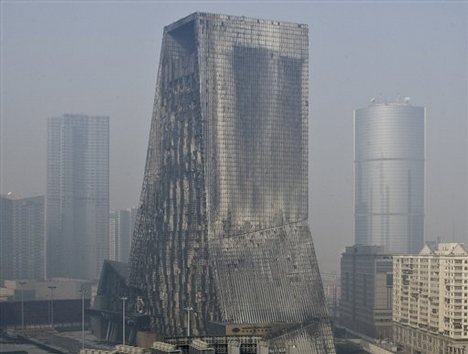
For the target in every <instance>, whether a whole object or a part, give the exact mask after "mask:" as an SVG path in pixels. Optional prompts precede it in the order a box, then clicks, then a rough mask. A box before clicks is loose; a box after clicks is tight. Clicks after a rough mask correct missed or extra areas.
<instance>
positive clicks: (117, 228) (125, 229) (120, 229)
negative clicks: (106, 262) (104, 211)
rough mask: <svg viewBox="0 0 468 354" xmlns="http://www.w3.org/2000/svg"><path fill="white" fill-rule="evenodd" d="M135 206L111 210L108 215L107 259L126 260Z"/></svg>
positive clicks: (131, 234) (128, 253)
mask: <svg viewBox="0 0 468 354" xmlns="http://www.w3.org/2000/svg"><path fill="white" fill-rule="evenodd" d="M136 211H137V210H136V208H130V209H123V210H115V211H111V212H110V215H109V259H110V260H112V261H119V262H125V263H126V262H128V257H129V255H130V246H131V242H132V236H133V227H134V225H135V218H136Z"/></svg>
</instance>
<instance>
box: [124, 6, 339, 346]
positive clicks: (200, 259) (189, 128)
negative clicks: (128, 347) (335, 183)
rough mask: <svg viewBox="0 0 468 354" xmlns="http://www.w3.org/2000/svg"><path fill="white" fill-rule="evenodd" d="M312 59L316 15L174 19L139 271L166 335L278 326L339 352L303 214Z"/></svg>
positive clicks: (139, 224)
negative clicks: (213, 326) (305, 21)
mask: <svg viewBox="0 0 468 354" xmlns="http://www.w3.org/2000/svg"><path fill="white" fill-rule="evenodd" d="M308 65H309V63H308V28H307V26H306V25H301V24H293V23H283V22H277V21H266V20H260V19H251V18H245V17H234V16H223V15H214V14H205V13H195V14H192V15H190V16H188V17H186V18H184V19H182V20H180V21H177V22H175V23H173V24H171V25H169V26H167V27H166V28H165V29H164V37H163V43H162V48H161V58H160V65H159V71H158V79H157V88H156V95H155V103H154V110H153V118H152V125H151V131H150V139H149V147H148V155H147V161H146V170H145V178H144V182H143V188H142V193H141V201H140V208H139V211H138V214H137V221H136V225H135V233H134V238H133V245H132V252H131V256H130V277H129V281H130V285H131V287H132V288H133V289H134V290H135V292H136V293H137V294H138V296H140V299H142V301H143V304H144V305H143V306H142V305H141V302H140V308H139V311H140V312H141V313H148V314H149V315H150V317H151V329H152V331H154V332H155V333H156V334H158V335H159V336H162V337H177V336H182V335H184V333H185V330H186V327H187V326H188V322H189V320H190V322H191V333H192V334H193V335H194V336H200V335H205V334H206V333H207V331H208V330H207V328H208V325H209V323H210V322H216V323H231V324H246V323H251V324H269V325H271V324H275V323H282V326H281V328H282V329H281V331H277V332H276V333H274V331H272V334H271V335H270V337H271V338H269V341H270V343H271V345H270V347H272V348H273V347H281V348H284V347H288V346H294V348H296V349H297V353H334V346H333V339H332V334H331V330H330V323H329V318H328V313H327V309H326V305H325V299H324V294H323V288H322V283H321V279H320V274H319V270H318V265H317V261H316V257H315V251H314V247H313V242H312V237H311V233H310V230H309V227H308V224H307V217H308V164H307V159H308V141H307V140H308V127H307V121H308V76H309V74H308ZM135 298H136V296H135ZM134 301H135V300H134ZM187 308H191V309H193V311H192V310H190V311H186V309H187ZM133 310H134V311H136V307H135V308H134V309H133ZM188 316H190V318H189V317H188ZM285 323H286V324H288V326H289V327H288V326H286V329H285V328H284V324H285ZM273 333H274V334H273Z"/></svg>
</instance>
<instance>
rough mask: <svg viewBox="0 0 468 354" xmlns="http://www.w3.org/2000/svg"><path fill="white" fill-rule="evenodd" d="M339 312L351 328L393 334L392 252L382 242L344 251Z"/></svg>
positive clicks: (386, 336)
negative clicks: (386, 249) (387, 251)
mask: <svg viewBox="0 0 468 354" xmlns="http://www.w3.org/2000/svg"><path fill="white" fill-rule="evenodd" d="M339 314H340V315H339V316H340V320H339V322H340V324H341V325H342V326H344V327H346V328H347V329H348V330H352V331H354V332H357V333H359V334H363V335H366V336H368V337H373V338H379V339H389V338H392V325H393V324H392V256H391V255H389V254H387V253H385V252H384V247H383V246H362V245H356V246H352V247H346V250H345V252H344V253H343V254H342V255H341V298H340V311H339Z"/></svg>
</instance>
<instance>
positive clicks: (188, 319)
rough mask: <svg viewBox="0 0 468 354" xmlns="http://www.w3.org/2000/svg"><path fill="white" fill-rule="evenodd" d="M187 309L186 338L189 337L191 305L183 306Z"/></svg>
mask: <svg viewBox="0 0 468 354" xmlns="http://www.w3.org/2000/svg"><path fill="white" fill-rule="evenodd" d="M184 310H185V311H187V338H190V312H192V311H193V307H192V306H189V307H186V308H184Z"/></svg>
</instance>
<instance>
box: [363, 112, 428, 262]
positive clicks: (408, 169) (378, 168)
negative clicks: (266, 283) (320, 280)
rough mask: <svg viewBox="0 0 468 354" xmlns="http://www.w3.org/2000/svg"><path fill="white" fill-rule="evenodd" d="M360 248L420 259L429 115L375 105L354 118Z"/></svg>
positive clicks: (422, 237) (422, 236)
mask: <svg viewBox="0 0 468 354" xmlns="http://www.w3.org/2000/svg"><path fill="white" fill-rule="evenodd" d="M354 130H355V131H354V136H355V138H354V144H355V151H354V154H355V238H356V244H361V245H382V246H384V247H385V251H386V252H394V253H408V252H410V253H417V252H419V250H420V249H421V248H422V246H423V239H424V154H425V153H424V149H425V147H424V146H425V138H424V137H425V111H424V108H423V107H413V106H411V105H409V104H405V103H375V104H372V105H370V106H369V107H367V108H362V109H358V110H356V111H355V114H354Z"/></svg>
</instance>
